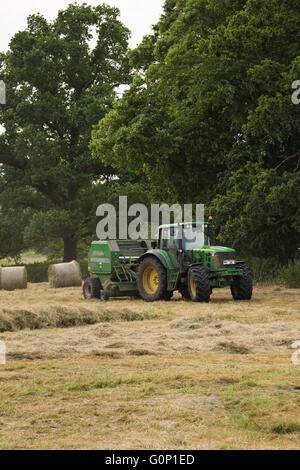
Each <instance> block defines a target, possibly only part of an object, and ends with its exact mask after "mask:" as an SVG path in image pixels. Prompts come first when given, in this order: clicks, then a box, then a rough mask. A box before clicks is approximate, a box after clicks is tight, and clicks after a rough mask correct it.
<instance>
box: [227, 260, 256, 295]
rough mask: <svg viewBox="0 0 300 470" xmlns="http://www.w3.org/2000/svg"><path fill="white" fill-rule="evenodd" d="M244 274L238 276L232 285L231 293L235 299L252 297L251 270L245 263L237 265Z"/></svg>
mask: <svg viewBox="0 0 300 470" xmlns="http://www.w3.org/2000/svg"><path fill="white" fill-rule="evenodd" d="M236 267H237V268H238V269H241V270H242V271H243V274H242V275H241V276H239V277H237V278H236V279H235V281H234V283H233V285H232V286H231V294H232V297H233V299H234V300H251V298H252V289H253V287H252V277H251V271H250V269H249V268H248V266H247V265H246V264H245V263H239V264H237V265H236Z"/></svg>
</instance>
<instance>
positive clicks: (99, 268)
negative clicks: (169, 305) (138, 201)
mask: <svg viewBox="0 0 300 470" xmlns="http://www.w3.org/2000/svg"><path fill="white" fill-rule="evenodd" d="M211 230H212V224H211V223H198V222H193V223H180V224H170V225H162V226H161V227H160V228H159V239H158V241H155V242H151V241H148V240H137V241H135V240H110V241H95V242H93V243H92V246H91V249H90V252H89V273H90V277H89V278H88V279H86V281H85V283H84V286H83V295H84V297H85V298H86V299H90V298H100V299H101V300H108V299H109V298H110V297H121V296H132V297H141V298H142V299H144V300H145V301H147V302H153V301H156V300H170V299H171V297H172V296H173V293H174V291H179V292H180V293H181V295H182V297H183V298H184V299H189V300H192V301H193V302H209V301H210V296H211V293H212V291H213V289H215V288H221V287H230V288H231V293H232V297H233V299H234V300H250V299H251V297H252V279H251V273H250V270H249V268H248V266H247V265H246V264H245V263H243V262H239V261H237V260H236V259H235V258H236V256H235V250H233V249H231V248H225V247H221V246H211V244H210V238H211Z"/></svg>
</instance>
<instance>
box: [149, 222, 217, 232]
mask: <svg viewBox="0 0 300 470" xmlns="http://www.w3.org/2000/svg"><path fill="white" fill-rule="evenodd" d="M178 225H181V226H184V225H210V224H209V222H180V223H177V224H166V225H160V226H159V227H158V229H159V230H160V229H161V228H171V227H178Z"/></svg>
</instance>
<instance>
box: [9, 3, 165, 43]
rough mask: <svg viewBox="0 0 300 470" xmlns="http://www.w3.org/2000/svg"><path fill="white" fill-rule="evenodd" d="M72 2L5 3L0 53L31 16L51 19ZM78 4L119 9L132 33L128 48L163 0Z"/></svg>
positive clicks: (143, 31)
mask: <svg viewBox="0 0 300 470" xmlns="http://www.w3.org/2000/svg"><path fill="white" fill-rule="evenodd" d="M70 3H75V1H71V0H10V1H9V0H6V1H3V0H2V1H1V7H0V15H1V16H0V51H6V49H7V47H8V44H9V41H10V39H11V38H12V36H14V34H15V33H16V32H17V31H21V30H23V29H25V27H26V18H27V16H28V15H30V14H33V13H41V14H42V15H44V16H45V17H46V18H47V19H54V18H55V17H56V15H57V12H58V10H62V9H65V8H66V7H67V6H68V5H69V4H70ZM77 3H80V4H81V3H87V4H88V5H93V6H95V5H99V4H101V3H106V4H108V5H111V6H115V7H118V8H119V9H120V11H121V21H122V22H123V23H124V24H125V26H127V28H129V29H130V31H131V34H132V36H131V39H130V47H132V48H133V47H135V46H136V45H137V44H139V43H140V42H141V40H142V38H143V36H145V35H146V34H149V33H150V32H151V26H152V25H153V24H155V23H157V21H158V20H159V18H160V15H161V14H162V8H163V5H164V0H103V1H102V0H86V1H80V0H78V1H77Z"/></svg>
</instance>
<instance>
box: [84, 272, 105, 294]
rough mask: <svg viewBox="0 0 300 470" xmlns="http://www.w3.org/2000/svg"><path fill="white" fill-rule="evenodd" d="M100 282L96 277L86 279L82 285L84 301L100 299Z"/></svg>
mask: <svg viewBox="0 0 300 470" xmlns="http://www.w3.org/2000/svg"><path fill="white" fill-rule="evenodd" d="M100 290H101V282H100V279H98V278H97V277H88V278H87V279H86V280H85V281H84V284H83V296H84V298H85V299H100Z"/></svg>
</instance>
